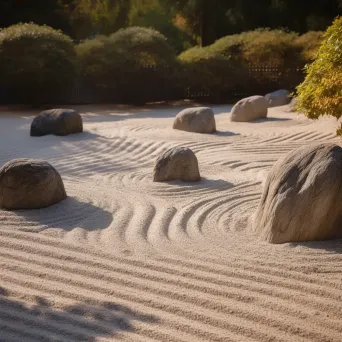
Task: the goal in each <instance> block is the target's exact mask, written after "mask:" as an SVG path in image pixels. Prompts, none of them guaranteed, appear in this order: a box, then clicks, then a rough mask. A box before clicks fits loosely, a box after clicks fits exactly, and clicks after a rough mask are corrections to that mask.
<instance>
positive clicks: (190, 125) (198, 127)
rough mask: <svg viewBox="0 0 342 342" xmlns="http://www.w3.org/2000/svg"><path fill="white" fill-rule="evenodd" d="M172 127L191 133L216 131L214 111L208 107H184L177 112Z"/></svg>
mask: <svg viewBox="0 0 342 342" xmlns="http://www.w3.org/2000/svg"><path fill="white" fill-rule="evenodd" d="M173 128H174V129H179V130H181V131H187V132H193V133H213V132H216V123H215V116H214V112H213V111H212V109H211V108H208V107H193V108H187V109H184V110H182V111H181V112H179V113H178V114H177V116H176V118H175V121H174V123H173Z"/></svg>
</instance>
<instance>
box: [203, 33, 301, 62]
mask: <svg viewBox="0 0 342 342" xmlns="http://www.w3.org/2000/svg"><path fill="white" fill-rule="evenodd" d="M297 36H298V35H297V34H296V33H293V32H285V31H282V30H269V29H258V30H254V31H249V32H243V33H241V34H235V35H232V36H227V37H224V38H221V39H219V40H217V41H216V42H215V43H214V44H212V45H211V46H210V47H209V50H211V51H212V52H214V53H221V54H223V55H225V56H227V57H230V58H233V59H237V60H243V61H245V62H248V63H249V64H263V65H272V66H284V65H292V64H293V63H297V61H298V59H299V58H300V48H299V47H298V46H296V45H295V44H294V41H295V39H296V38H297Z"/></svg>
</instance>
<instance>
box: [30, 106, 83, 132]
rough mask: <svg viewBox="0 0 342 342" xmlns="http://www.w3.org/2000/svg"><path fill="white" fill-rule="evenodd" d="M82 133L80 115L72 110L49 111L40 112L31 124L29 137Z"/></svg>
mask: <svg viewBox="0 0 342 342" xmlns="http://www.w3.org/2000/svg"><path fill="white" fill-rule="evenodd" d="M79 132H83V123H82V117H81V115H80V114H79V113H78V112H76V111H75V110H73V109H50V110H46V111H43V112H41V113H40V114H39V115H38V116H36V117H35V118H34V120H33V121H32V124H31V131H30V135H31V136H32V137H41V136H43V135H48V134H54V135H68V134H72V133H79Z"/></svg>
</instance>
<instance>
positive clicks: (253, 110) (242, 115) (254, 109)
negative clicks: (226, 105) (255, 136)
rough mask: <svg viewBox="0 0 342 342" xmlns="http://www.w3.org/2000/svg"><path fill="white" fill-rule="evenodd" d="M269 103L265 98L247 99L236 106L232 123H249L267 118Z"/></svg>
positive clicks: (233, 110)
mask: <svg viewBox="0 0 342 342" xmlns="http://www.w3.org/2000/svg"><path fill="white" fill-rule="evenodd" d="M267 111H268V103H267V101H266V99H265V98H264V97H263V96H258V95H256V96H251V97H246V98H244V99H242V100H240V101H239V102H237V103H236V104H235V106H234V107H233V109H232V111H231V115H230V121H234V122H248V121H253V120H258V119H263V118H266V117H267Z"/></svg>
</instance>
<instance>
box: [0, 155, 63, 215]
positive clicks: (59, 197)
mask: <svg viewBox="0 0 342 342" xmlns="http://www.w3.org/2000/svg"><path fill="white" fill-rule="evenodd" d="M66 197H67V195H66V192H65V188H64V185H63V181H62V178H61V176H60V175H59V173H58V172H57V171H56V170H55V169H54V168H53V167H52V166H51V165H50V164H49V163H47V162H45V161H40V160H33V159H14V160H12V161H9V162H8V163H6V164H5V165H4V166H3V167H2V168H1V169H0V208H3V209H7V210H15V209H39V208H45V207H48V206H50V205H52V204H56V203H58V202H61V201H63V200H64V199H65V198H66Z"/></svg>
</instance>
